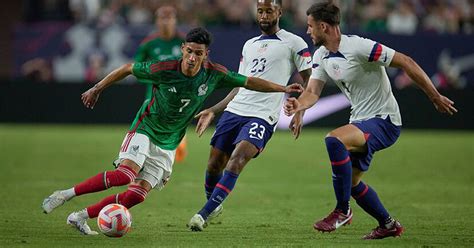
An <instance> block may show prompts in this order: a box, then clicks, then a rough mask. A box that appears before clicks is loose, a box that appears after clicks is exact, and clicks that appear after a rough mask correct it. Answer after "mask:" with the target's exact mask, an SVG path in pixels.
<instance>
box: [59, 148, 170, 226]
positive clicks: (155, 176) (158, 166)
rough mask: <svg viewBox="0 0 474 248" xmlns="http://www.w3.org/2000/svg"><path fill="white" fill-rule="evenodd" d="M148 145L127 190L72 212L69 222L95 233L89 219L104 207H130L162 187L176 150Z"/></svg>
mask: <svg viewBox="0 0 474 248" xmlns="http://www.w3.org/2000/svg"><path fill="white" fill-rule="evenodd" d="M146 147H148V148H149V149H148V148H147V149H148V150H146V151H143V152H146V154H147V157H146V159H145V161H144V162H143V164H142V168H143V169H142V170H141V171H140V172H139V174H138V176H137V178H136V179H135V181H134V182H133V183H131V184H130V185H129V187H128V189H127V190H126V191H125V192H122V193H120V194H116V195H111V196H108V197H106V198H104V199H102V200H101V201H100V202H98V203H96V204H93V205H91V206H89V207H87V208H85V209H83V210H81V211H78V212H74V213H71V214H70V215H69V217H68V219H67V223H68V224H70V225H72V226H74V227H76V229H77V230H79V231H80V232H81V233H83V234H94V232H93V231H91V230H90V228H89V226H88V225H87V220H88V219H89V218H96V217H97V216H98V215H99V212H100V211H101V210H102V208H104V207H105V206H107V205H108V204H112V203H118V204H121V205H123V206H125V207H126V208H128V209H130V208H132V207H133V206H135V205H137V204H140V203H142V202H143V201H145V199H146V197H147V195H148V192H149V191H150V190H151V189H153V188H158V189H162V188H163V187H164V186H165V184H166V183H167V182H168V180H169V177H170V176H171V171H172V164H173V161H174V156H175V151H168V150H162V149H160V148H159V147H157V146H155V145H153V144H149V145H148V146H146Z"/></svg>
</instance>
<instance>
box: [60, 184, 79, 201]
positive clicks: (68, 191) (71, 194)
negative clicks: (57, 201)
mask: <svg viewBox="0 0 474 248" xmlns="http://www.w3.org/2000/svg"><path fill="white" fill-rule="evenodd" d="M61 193H62V194H63V195H64V196H65V197H66V200H68V201H69V200H71V199H72V198H73V197H74V196H76V192H75V191H74V187H72V188H70V189H66V190H63V191H62V192H61Z"/></svg>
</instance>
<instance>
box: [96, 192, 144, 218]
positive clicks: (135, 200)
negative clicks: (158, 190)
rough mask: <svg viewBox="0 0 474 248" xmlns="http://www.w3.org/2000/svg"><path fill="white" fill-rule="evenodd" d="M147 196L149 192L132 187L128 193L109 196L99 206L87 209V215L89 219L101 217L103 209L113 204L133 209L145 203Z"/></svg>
mask: <svg viewBox="0 0 474 248" xmlns="http://www.w3.org/2000/svg"><path fill="white" fill-rule="evenodd" d="M147 194H148V191H146V189H144V188H142V187H140V186H138V185H130V186H129V187H128V190H127V191H125V192H123V193H120V194H116V195H111V196H107V197H106V198H104V199H102V201H100V202H98V203H97V204H95V205H92V206H89V207H87V214H88V215H89V218H95V217H97V216H98V215H99V212H100V210H102V208H104V207H105V206H107V205H109V204H112V203H119V204H122V205H124V206H125V207H126V208H128V209H130V208H131V207H133V206H135V205H137V204H139V203H141V202H143V201H144V200H145V198H146V195H147Z"/></svg>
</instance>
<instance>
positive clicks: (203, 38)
mask: <svg viewBox="0 0 474 248" xmlns="http://www.w3.org/2000/svg"><path fill="white" fill-rule="evenodd" d="M186 42H194V43H198V44H204V45H206V47H209V46H210V45H211V43H212V35H211V33H209V31H207V30H206V29H204V28H201V27H198V28H193V29H191V30H190V31H189V32H188V33H187V34H186Z"/></svg>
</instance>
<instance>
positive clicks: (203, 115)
mask: <svg viewBox="0 0 474 248" xmlns="http://www.w3.org/2000/svg"><path fill="white" fill-rule="evenodd" d="M215 116H216V114H214V112H212V111H211V110H210V109H205V110H203V111H201V112H199V114H197V115H196V116H194V118H196V119H198V118H199V120H198V123H197V125H196V133H197V134H198V136H199V137H201V135H202V134H203V133H204V131H206V129H207V127H209V125H210V124H211V122H212V120H214V117H215Z"/></svg>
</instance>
